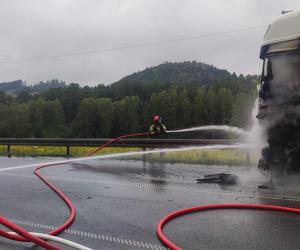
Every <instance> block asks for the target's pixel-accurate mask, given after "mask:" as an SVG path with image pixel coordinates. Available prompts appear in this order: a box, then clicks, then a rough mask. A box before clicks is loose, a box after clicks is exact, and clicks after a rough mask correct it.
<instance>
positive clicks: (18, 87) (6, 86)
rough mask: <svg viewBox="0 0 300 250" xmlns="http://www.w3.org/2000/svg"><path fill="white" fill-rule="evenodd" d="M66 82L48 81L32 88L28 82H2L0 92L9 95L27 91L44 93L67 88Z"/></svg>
mask: <svg viewBox="0 0 300 250" xmlns="http://www.w3.org/2000/svg"><path fill="white" fill-rule="evenodd" d="M65 86H66V85H65V82H63V81H59V80H57V79H54V80H50V81H46V82H42V81H40V82H38V83H36V84H34V85H32V86H28V85H27V84H26V81H23V80H16V81H11V82H1V83H0V91H3V92H5V93H8V94H15V95H17V94H19V93H20V92H23V91H26V92H29V93H42V92H44V91H46V90H49V89H53V88H62V87H65Z"/></svg>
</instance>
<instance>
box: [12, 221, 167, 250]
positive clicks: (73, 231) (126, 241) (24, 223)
mask: <svg viewBox="0 0 300 250" xmlns="http://www.w3.org/2000/svg"><path fill="white" fill-rule="evenodd" d="M9 220H10V221H11V222H13V223H16V224H17V225H19V226H28V227H32V228H43V229H48V230H54V229H55V228H56V227H54V226H50V225H45V224H38V223H33V222H29V221H24V220H17V219H12V218H9ZM63 232H64V233H66V234H70V235H76V236H79V237H82V238H88V239H96V240H102V241H108V242H112V243H116V244H120V245H127V246H138V247H140V248H147V249H149V248H151V249H159V250H167V248H165V247H163V246H160V245H157V244H153V243H148V242H142V241H136V240H130V239H125V238H122V237H117V236H110V235H104V234H97V233H91V232H85V231H80V230H76V229H66V230H64V231H63Z"/></svg>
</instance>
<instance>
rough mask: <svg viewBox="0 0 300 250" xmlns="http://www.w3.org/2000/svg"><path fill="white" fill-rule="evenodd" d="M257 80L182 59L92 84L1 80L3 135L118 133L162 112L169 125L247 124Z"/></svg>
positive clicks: (144, 123)
mask: <svg viewBox="0 0 300 250" xmlns="http://www.w3.org/2000/svg"><path fill="white" fill-rule="evenodd" d="M258 80H259V78H258V76H256V75H247V76H244V75H239V76H237V75H236V74H234V73H233V74H231V73H229V72H228V71H226V70H220V69H217V68H215V67H213V66H209V65H207V64H203V63H196V62H183V63H164V64H161V65H158V66H156V67H152V68H148V69H145V70H144V71H141V72H138V73H135V74H132V75H130V76H127V77H124V78H123V79H121V80H120V81H118V82H116V83H113V84H110V85H103V84H99V85H97V86H94V87H89V86H80V85H79V84H76V83H71V84H68V85H66V84H65V83H64V82H63V81H59V80H50V81H47V82H40V83H38V84H35V85H33V86H26V84H25V82H23V81H16V82H13V83H12V84H11V85H10V84H9V83H5V84H2V85H1V84H0V117H1V119H0V137H90V138H96V137H115V136H118V135H122V134H128V133H133V132H139V131H145V130H147V129H148V128H149V124H151V122H152V121H151V120H152V115H153V114H159V115H161V116H162V117H163V121H164V122H165V123H166V125H167V127H168V129H180V128H187V127H192V126H200V125H208V124H219V125H222V124H230V125H234V126H239V127H244V128H249V126H251V110H252V108H253V103H254V100H255V98H256V96H257V90H256V86H257V83H258ZM1 87H2V91H1ZM13 89H14V90H15V92H12V90H13ZM7 93H9V94H7ZM213 136H214V135H213Z"/></svg>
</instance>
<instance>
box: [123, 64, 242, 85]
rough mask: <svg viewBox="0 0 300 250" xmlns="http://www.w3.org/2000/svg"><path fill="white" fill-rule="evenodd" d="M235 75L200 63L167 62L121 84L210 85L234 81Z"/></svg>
mask: <svg viewBox="0 0 300 250" xmlns="http://www.w3.org/2000/svg"><path fill="white" fill-rule="evenodd" d="M235 78H237V77H236V75H235V74H230V73H229V72H228V71H227V70H223V69H218V68H216V67H214V66H212V65H208V64H205V63H199V62H195V61H193V62H180V63H170V62H165V63H163V64H160V65H158V66H155V67H150V68H146V69H145V70H143V71H140V72H136V73H133V74H131V75H129V76H126V77H124V78H122V79H121V80H120V81H119V82H125V81H138V82H143V83H151V82H153V81H159V82H165V83H168V82H172V83H180V84H189V83H193V84H199V85H209V84H212V83H214V82H216V81H221V80H229V79H232V80H234V79H235Z"/></svg>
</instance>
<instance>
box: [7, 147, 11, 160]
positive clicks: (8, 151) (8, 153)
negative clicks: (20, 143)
mask: <svg viewBox="0 0 300 250" xmlns="http://www.w3.org/2000/svg"><path fill="white" fill-rule="evenodd" d="M7 156H8V158H10V156H11V155H10V145H7Z"/></svg>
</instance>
